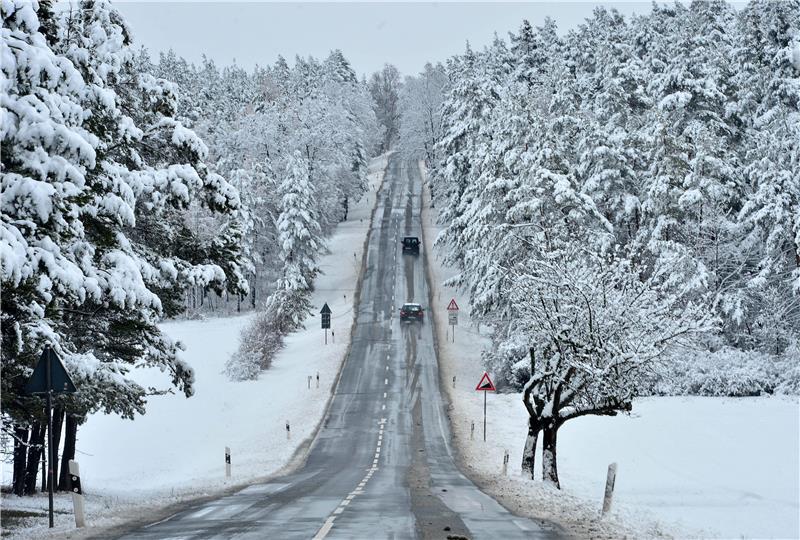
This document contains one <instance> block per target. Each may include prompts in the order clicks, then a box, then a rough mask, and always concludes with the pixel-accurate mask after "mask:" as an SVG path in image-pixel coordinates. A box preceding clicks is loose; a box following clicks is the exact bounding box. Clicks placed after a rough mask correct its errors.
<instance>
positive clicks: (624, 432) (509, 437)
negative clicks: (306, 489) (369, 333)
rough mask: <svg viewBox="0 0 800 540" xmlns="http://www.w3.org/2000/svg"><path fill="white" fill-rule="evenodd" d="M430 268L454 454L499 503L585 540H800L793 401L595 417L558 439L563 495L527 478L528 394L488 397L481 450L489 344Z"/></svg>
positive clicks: (651, 408) (446, 272) (442, 275)
mask: <svg viewBox="0 0 800 540" xmlns="http://www.w3.org/2000/svg"><path fill="white" fill-rule="evenodd" d="M425 206H426V208H425V210H424V211H423V219H425V236H426V239H425V240H426V242H428V243H430V242H432V241H433V239H434V238H435V237H436V234H438V230H439V229H438V227H436V226H435V225H433V222H432V221H431V220H432V215H431V211H430V209H429V208H427V202H426V205H425ZM428 245H429V244H428ZM429 253H430V250H429ZM430 261H431V263H432V264H431V266H432V272H433V274H434V275H433V282H434V283H433V290H434V293H433V297H434V299H435V300H436V302H437V305H434V306H431V311H432V312H433V314H434V316H435V318H436V322H437V327H438V331H439V338H440V339H439V354H440V362H441V375H442V380H443V381H445V383H444V385H445V387H446V388H447V389H448V394H449V397H450V400H451V412H450V414H451V420H452V422H453V428H454V433H455V437H456V444H457V447H458V448H459V451H460V452H461V456H462V462H463V464H464V467H465V468H466V469H467V470H468V471H469V472H470V473H471V475H472V476H473V478H475V479H476V480H477V481H478V482H480V483H481V484H482V485H484V486H485V487H486V488H487V489H488V490H489V492H491V493H492V494H494V495H495V496H497V497H499V498H500V500H501V502H503V503H504V504H506V505H507V506H509V507H511V508H512V509H517V510H519V511H523V512H528V513H530V514H532V515H535V516H538V517H544V518H550V519H554V520H556V521H559V522H561V523H562V524H564V526H565V527H566V528H567V530H569V531H571V532H573V533H575V534H577V535H578V536H581V537H608V538H616V537H620V536H623V535H626V536H628V537H631V536H632V537H643V536H647V537H652V536H676V537H718V538H798V537H800V525H799V524H798V520H799V519H800V518H799V516H800V496H799V495H798V494H799V493H800V468H799V466H798V456H800V441H799V439H800V435H799V433H800V404H799V403H798V400H797V399H796V398H794V399H792V398H739V399H728V398H700V397H670V398H647V399H640V400H637V401H636V402H635V403H634V408H633V413H632V415H631V416H619V417H613V418H609V417H587V418H581V419H577V420H574V421H572V422H568V423H567V424H565V425H564V427H563V428H562V429H561V431H560V432H559V476H560V479H561V482H562V486H563V488H564V489H563V490H562V491H561V492H558V491H556V490H555V489H553V488H550V487H548V486H546V485H544V484H543V483H542V482H540V481H531V480H529V479H526V478H522V477H521V475H520V472H519V464H520V461H521V457H522V447H523V444H524V442H525V434H526V426H527V413H526V412H525V409H524V407H523V405H522V402H521V396H520V395H519V394H490V395H489V396H488V413H487V417H488V428H487V441H486V442H485V443H484V442H483V436H482V435H483V434H482V419H483V399H482V396H481V395H480V393H479V392H476V391H475V386H476V385H477V383H478V381H479V380H480V377H481V374H482V373H483V368H482V366H481V362H480V352H479V351H480V350H481V348H482V346H483V345H484V344H485V343H486V342H487V340H486V337H485V336H483V335H481V334H479V333H478V331H477V329H476V328H475V327H474V326H471V324H470V319H469V313H468V312H469V308H468V302H467V299H466V298H464V297H462V296H459V294H458V293H457V292H456V291H454V290H453V289H450V288H448V287H443V286H441V283H442V282H443V281H444V280H445V279H446V278H448V277H450V276H451V275H453V271H452V270H451V269H448V268H445V267H443V265H441V264H440V262H439V260H438V258H437V257H436V255H435V253H434V256H433V257H432V258H431V259H430ZM451 297H455V298H456V300H457V301H458V303H459V306H460V308H461V311H460V313H459V326H458V327H457V328H456V333H455V343H454V344H453V343H449V341H448V340H445V339H444V337H445V334H446V332H447V329H448V328H449V327H447V326H446V324H447V316H446V314H445V307H446V305H447V303H448V302H449V300H450V298H451ZM453 376H455V377H456V384H455V388H453V386H452V379H453ZM472 422H474V423H475V432H474V439H471V438H470V427H471V423H472ZM505 450H508V451H509V454H510V464H509V470H508V476H507V477H503V476H502V461H503V454H504V451H505ZM537 460H539V461H540V456H537ZM612 462H617V463H618V466H619V469H618V474H617V481H616V489H615V499H614V508H613V512H612V514H611V515H610V516H607V517H606V518H603V519H602V520H601V519H600V518H599V513H600V508H601V505H602V497H603V490H604V484H605V477H606V469H607V467H608V465H609V464H610V463H612ZM538 474H539V471H537V475H538ZM538 477H539V476H537V478H538Z"/></svg>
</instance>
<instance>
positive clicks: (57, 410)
mask: <svg viewBox="0 0 800 540" xmlns="http://www.w3.org/2000/svg"><path fill="white" fill-rule="evenodd" d="M63 425H64V407H62V406H61V405H56V406H55V407H54V408H53V483H54V484H55V485H54V486H53V491H56V489H57V488H58V478H57V477H56V474H58V448H59V446H60V445H61V427H62V426H63Z"/></svg>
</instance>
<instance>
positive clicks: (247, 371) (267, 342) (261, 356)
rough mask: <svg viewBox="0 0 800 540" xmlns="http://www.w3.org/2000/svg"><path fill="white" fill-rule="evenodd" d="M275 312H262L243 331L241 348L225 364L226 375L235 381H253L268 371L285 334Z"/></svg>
mask: <svg viewBox="0 0 800 540" xmlns="http://www.w3.org/2000/svg"><path fill="white" fill-rule="evenodd" d="M277 322H278V321H277V320H276V314H275V312H261V313H259V314H258V315H257V316H256V317H255V319H253V321H252V322H251V323H250V324H249V325H247V326H246V327H245V328H244V330H242V333H241V335H240V336H239V348H238V349H237V350H236V352H235V353H233V356H231V357H230V359H228V361H227V362H226V363H225V374H226V375H227V376H228V378H229V379H231V380H234V381H246V380H253V379H255V378H257V377H258V374H259V373H260V372H261V371H262V370H264V369H268V368H269V367H270V365H271V364H272V358H273V357H274V356H275V353H276V352H278V351H279V350H280V349H281V347H282V346H283V333H282V332H280V329H279V328H278V325H277V324H276V323H277Z"/></svg>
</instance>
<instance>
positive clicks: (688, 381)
mask: <svg viewBox="0 0 800 540" xmlns="http://www.w3.org/2000/svg"><path fill="white" fill-rule="evenodd" d="M665 368H666V369H665V372H664V373H663V374H662V376H660V377H659V378H658V380H657V381H655V384H654V386H653V391H654V393H657V394H662V395H696V396H727V397H745V396H760V395H765V394H792V395H797V394H798V393H800V392H799V390H800V366H799V365H798V355H797V352H796V346H795V348H794V349H792V348H790V350H788V351H787V353H786V354H785V355H782V356H775V355H770V354H766V353H763V352H759V351H741V350H737V349H732V348H723V349H720V350H717V351H714V352H707V351H693V352H683V353H681V354H679V355H675V356H674V357H673V358H671V359H670V360H669V361H668V362H667V363H666V366H665Z"/></svg>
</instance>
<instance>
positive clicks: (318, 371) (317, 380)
mask: <svg viewBox="0 0 800 540" xmlns="http://www.w3.org/2000/svg"><path fill="white" fill-rule="evenodd" d="M317 388H319V371H317Z"/></svg>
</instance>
